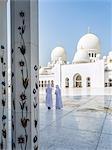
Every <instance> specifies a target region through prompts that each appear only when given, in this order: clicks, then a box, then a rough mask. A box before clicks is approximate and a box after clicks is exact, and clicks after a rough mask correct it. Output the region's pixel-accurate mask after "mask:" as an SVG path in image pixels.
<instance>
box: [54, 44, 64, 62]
mask: <svg viewBox="0 0 112 150" xmlns="http://www.w3.org/2000/svg"><path fill="white" fill-rule="evenodd" d="M59 58H61V60H63V61H67V56H66V52H65V49H64V48H63V47H56V48H54V49H53V50H52V53H51V61H57V60H58V59H59Z"/></svg>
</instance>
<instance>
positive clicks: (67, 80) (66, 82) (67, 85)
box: [65, 77, 69, 88]
mask: <svg viewBox="0 0 112 150" xmlns="http://www.w3.org/2000/svg"><path fill="white" fill-rule="evenodd" d="M65 87H66V88H68V87H69V78H68V77H67V78H65Z"/></svg>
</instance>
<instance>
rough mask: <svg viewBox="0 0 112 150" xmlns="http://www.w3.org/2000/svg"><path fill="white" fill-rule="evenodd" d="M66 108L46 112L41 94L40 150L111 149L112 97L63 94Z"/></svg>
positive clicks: (43, 96)
mask: <svg viewBox="0 0 112 150" xmlns="http://www.w3.org/2000/svg"><path fill="white" fill-rule="evenodd" d="M62 99H63V104H64V107H63V109H61V110H56V109H55V96H54V97H53V103H54V107H53V108H52V110H47V108H46V106H45V95H44V94H43V95H42V94H40V108H39V109H40V115H39V116H40V137H39V138H40V141H39V150H112V96H111V94H110V95H107V94H106V95H105V96H104V95H103V94H102V95H92V96H90V95H87V96H86V95H84V96H81V95H75V96H73V95H72V94H71V95H69V96H68V95H67V96H66V95H63V97H62Z"/></svg>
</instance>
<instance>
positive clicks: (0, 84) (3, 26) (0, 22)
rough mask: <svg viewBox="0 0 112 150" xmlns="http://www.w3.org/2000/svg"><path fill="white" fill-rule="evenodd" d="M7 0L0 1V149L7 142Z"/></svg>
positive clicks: (5, 146) (4, 147) (3, 148)
mask: <svg viewBox="0 0 112 150" xmlns="http://www.w3.org/2000/svg"><path fill="white" fill-rule="evenodd" d="M7 87H8V84H7V1H6V0H2V1H0V149H1V150H6V149H7V144H8V100H7V99H8V97H7V89H8V88H7Z"/></svg>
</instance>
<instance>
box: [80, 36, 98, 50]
mask: <svg viewBox="0 0 112 150" xmlns="http://www.w3.org/2000/svg"><path fill="white" fill-rule="evenodd" d="M77 50H93V51H94V50H96V51H98V52H99V50H100V41H99V38H98V37H97V36H96V35H95V34H92V33H88V34H85V35H84V36H82V37H81V39H80V40H79V42H78V45H77Z"/></svg>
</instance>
